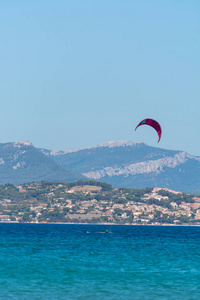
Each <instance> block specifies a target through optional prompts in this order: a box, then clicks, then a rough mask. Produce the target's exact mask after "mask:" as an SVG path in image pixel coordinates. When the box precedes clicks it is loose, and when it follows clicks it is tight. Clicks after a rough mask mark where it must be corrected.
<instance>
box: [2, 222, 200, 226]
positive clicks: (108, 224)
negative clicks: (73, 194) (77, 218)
mask: <svg viewBox="0 0 200 300" xmlns="http://www.w3.org/2000/svg"><path fill="white" fill-rule="evenodd" d="M0 224H37V225H40V224H42V225H44V224H47V225H104V226H106V225H107V226H111V225H112V226H160V227H162V226H169V227H180V226H182V227H200V224H196V225H194V224H167V223H165V224H113V223H62V222H38V223H34V222H26V223H25V222H15V221H11V222H5V221H4V222H1V221H0Z"/></svg>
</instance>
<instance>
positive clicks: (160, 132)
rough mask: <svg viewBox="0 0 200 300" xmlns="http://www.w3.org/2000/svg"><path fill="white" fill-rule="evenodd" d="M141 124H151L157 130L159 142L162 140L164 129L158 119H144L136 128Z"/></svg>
mask: <svg viewBox="0 0 200 300" xmlns="http://www.w3.org/2000/svg"><path fill="white" fill-rule="evenodd" d="M141 125H149V126H151V127H153V128H154V129H155V130H156V131H157V134H158V142H159V141H160V138H161V134H162V129H161V126H160V124H159V123H158V122H157V121H155V120H153V119H144V120H142V121H141V122H140V123H139V124H138V126H137V127H136V128H135V130H136V129H137V128H138V127H139V126H141Z"/></svg>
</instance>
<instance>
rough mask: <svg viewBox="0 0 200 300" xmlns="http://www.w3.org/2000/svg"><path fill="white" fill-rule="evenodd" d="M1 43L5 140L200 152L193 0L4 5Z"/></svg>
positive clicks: (199, 6)
mask: <svg viewBox="0 0 200 300" xmlns="http://www.w3.org/2000/svg"><path fill="white" fill-rule="evenodd" d="M0 40H1V47H0V66H1V67H0V101H1V102H0V103H1V109H0V126H1V134H0V137H1V138H0V142H1V143H5V142H13V141H25V140H28V141H31V142H32V143H33V144H34V146H35V147H44V148H48V149H62V150H67V149H76V148H83V147H87V146H92V145H96V144H101V143H104V142H107V141H118V140H129V141H130V140H131V141H135V142H144V143H146V144H148V145H151V146H156V147H157V146H158V147H161V148H166V149H176V150H183V151H187V152H189V153H191V154H194V155H200V121H199V119H200V118H199V117H200V55H199V53H200V1H199V0H187V1H186V0H163V1H160V0H151V1H149V0H138V1H135V0H130V1H127V0H123V1H122V0H121V1H118V0H109V1H105V0H104V1H94V0H91V1H88V0H84V1H81V0H80V1H77V0H73V1H67V0H57V1H51V0H48V1H47V0H40V1H38V0H34V1H25V0H21V1H18V0H15V1H14V0H13V1H11V0H6V1H1V4H0ZM146 117H150V118H154V119H156V120H157V121H158V122H159V123H160V124H161V126H162V130H163V135H162V138H161V141H160V143H159V144H157V135H156V132H154V130H153V129H152V128H150V127H148V126H142V127H140V128H138V130H137V131H136V132H135V131H134V129H135V127H136V125H137V124H138V123H139V122H140V121H141V120H142V119H144V118H146Z"/></svg>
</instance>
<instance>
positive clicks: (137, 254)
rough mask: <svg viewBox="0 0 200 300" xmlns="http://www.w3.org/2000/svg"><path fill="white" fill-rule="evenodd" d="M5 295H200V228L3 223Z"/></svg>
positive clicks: (1, 294)
mask: <svg viewBox="0 0 200 300" xmlns="http://www.w3.org/2000/svg"><path fill="white" fill-rule="evenodd" d="M106 230H108V231H109V232H108V233H106ZM0 299H6V300H7V299H20V300H21V299H22V300H23V299H31V300H34V299H38V300H39V299H136V300H137V299H148V300H150V299H163V300H164V299H167V300H169V299H176V300H177V299H200V227H173V226H171V227H168V226H163V227H162V226H106V225H60V224H58V225H57V224H0Z"/></svg>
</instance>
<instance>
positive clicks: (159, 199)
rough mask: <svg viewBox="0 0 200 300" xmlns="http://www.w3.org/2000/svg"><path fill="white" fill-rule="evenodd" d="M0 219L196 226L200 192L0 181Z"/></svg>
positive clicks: (88, 183)
mask: <svg viewBox="0 0 200 300" xmlns="http://www.w3.org/2000/svg"><path fill="white" fill-rule="evenodd" d="M0 222H18V223H85V224H88V223H89V224H132V225H184V224H187V225H199V224H200V196H198V195H192V194H186V193H181V192H179V191H173V190H169V189H167V188H157V187H155V188H146V189H143V190H138V189H128V188H113V187H112V186H111V185H109V184H107V183H103V182H97V181H92V180H91V181H79V182H76V183H63V182H58V183H55V182H39V183H35V182H32V183H28V184H23V185H18V186H14V185H12V184H6V185H1V186H0Z"/></svg>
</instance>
